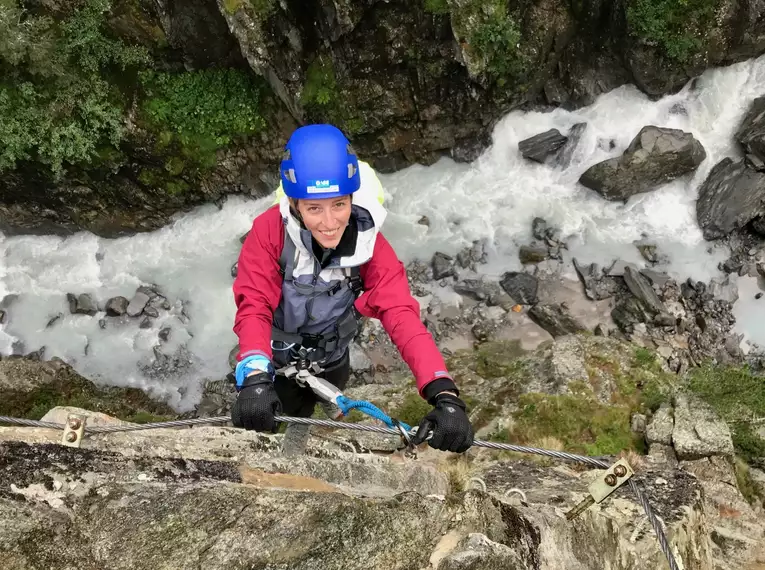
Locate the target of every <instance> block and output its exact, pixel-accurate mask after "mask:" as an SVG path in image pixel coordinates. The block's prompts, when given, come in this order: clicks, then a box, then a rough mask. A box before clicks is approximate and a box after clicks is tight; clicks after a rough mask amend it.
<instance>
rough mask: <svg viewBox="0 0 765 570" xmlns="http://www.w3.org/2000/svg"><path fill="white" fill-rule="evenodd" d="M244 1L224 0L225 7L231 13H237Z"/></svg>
mask: <svg viewBox="0 0 765 570" xmlns="http://www.w3.org/2000/svg"><path fill="white" fill-rule="evenodd" d="M244 2H245V0H223V9H224V10H225V11H226V12H228V13H229V14H236V11H237V10H239V8H241V7H242V4H244Z"/></svg>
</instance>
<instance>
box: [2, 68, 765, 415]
mask: <svg viewBox="0 0 765 570" xmlns="http://www.w3.org/2000/svg"><path fill="white" fill-rule="evenodd" d="M763 91H765V58H760V59H758V60H752V61H748V62H744V63H740V64H737V65H734V66H731V67H728V68H722V69H716V70H712V71H708V72H706V73H705V74H704V75H703V76H701V77H700V78H699V79H698V80H696V81H695V82H694V83H693V85H689V86H687V87H686V88H685V89H684V90H683V91H681V92H680V93H678V94H675V95H672V96H668V97H665V98H663V99H661V100H659V101H650V100H649V99H648V98H647V97H646V96H644V95H643V94H641V93H640V92H639V91H638V90H637V89H635V88H633V87H629V86H628V87H622V88H619V89H616V90H614V91H612V92H610V93H608V94H605V95H603V96H601V97H600V98H599V99H598V100H597V101H596V102H595V103H594V104H593V105H591V106H589V107H586V108H583V109H579V110H577V111H564V110H560V109H558V110H555V111H552V112H549V113H538V112H513V113H510V114H509V115H507V116H506V117H505V118H504V119H503V120H502V121H500V122H499V123H498V125H497V126H496V128H495V131H494V136H493V144H492V146H491V147H490V148H489V149H487V151H486V152H485V153H484V154H483V155H482V156H481V157H480V158H479V159H478V160H476V161H475V162H474V163H472V164H470V165H466V164H457V163H455V162H453V161H451V160H449V159H442V160H440V161H439V162H438V163H437V164H435V165H433V166H431V167H423V166H412V167H410V168H407V169H405V170H402V171H400V172H397V173H395V174H391V175H382V176H381V180H382V181H383V185H384V186H385V190H386V207H388V209H389V210H390V216H389V217H388V221H387V222H386V227H385V234H386V236H387V237H388V238H389V239H390V240H391V242H392V243H393V245H394V247H395V248H396V250H397V252H398V253H399V256H400V257H401V258H402V259H403V260H404V261H406V262H408V261H411V260H412V259H415V258H419V259H429V258H430V257H431V256H432V254H433V253H435V252H436V251H443V252H445V253H451V254H455V253H457V252H458V251H459V250H460V249H462V248H464V247H466V246H468V245H470V244H471V243H472V242H473V241H474V240H479V239H486V240H487V242H488V245H489V252H488V253H489V263H488V264H487V265H486V266H484V267H482V271H485V272H486V273H488V274H490V275H492V276H499V275H501V274H502V273H503V272H504V271H507V270H517V269H519V268H520V263H519V261H518V248H519V247H520V246H521V245H523V244H524V243H528V242H529V241H530V240H531V221H532V219H533V218H534V217H537V216H539V217H542V218H544V219H545V220H547V221H548V223H549V224H550V225H552V226H555V227H557V228H559V229H560V230H561V232H562V235H563V237H564V238H565V239H566V242H567V245H568V248H569V249H568V252H567V253H566V255H567V259H570V258H572V257H576V258H577V259H578V260H579V261H580V262H582V263H590V262H597V263H600V264H601V265H606V264H609V263H610V262H612V261H613V260H615V259H623V260H625V261H631V262H634V263H636V264H637V265H644V264H645V261H644V260H643V259H642V257H640V254H639V252H638V250H637V248H636V247H635V245H634V243H635V241H637V240H641V239H644V238H645V239H646V243H656V244H657V245H658V246H659V250H660V253H662V254H663V255H664V256H666V259H667V262H666V263H664V264H663V265H662V266H661V267H659V269H663V270H665V271H667V272H668V273H670V274H671V275H672V276H673V277H675V278H677V279H686V278H688V277H692V278H693V279H698V280H704V281H706V280H708V279H710V278H712V277H715V276H720V275H721V273H720V272H719V270H718V269H717V266H718V263H719V262H720V261H722V260H724V259H725V258H726V256H727V253H728V252H727V251H726V250H725V248H723V247H720V246H717V245H715V244H713V243H709V242H705V241H704V239H703V237H702V234H701V231H700V229H699V228H698V225H697V223H696V213H695V201H696V198H697V193H698V187H699V185H700V184H701V182H703V180H704V179H705V178H706V176H707V174H708V172H709V170H710V169H711V168H712V167H713V166H714V165H715V164H716V163H717V162H718V161H720V160H721V159H722V158H724V157H726V156H732V157H739V156H740V150H739V149H738V148H737V146H736V143H735V141H734V139H733V134H734V133H735V130H736V129H737V127H738V125H739V123H740V121H741V119H742V117H743V115H744V114H745V113H746V111H747V109H748V107H749V105H750V103H751V101H752V100H753V99H754V98H755V97H757V96H759V95H760V94H762V92H763ZM577 123H587V128H586V129H585V131H584V133H583V134H582V138H581V140H580V142H579V144H578V146H577V148H576V151H575V152H574V154H573V156H572V160H571V163H570V165H569V166H568V167H567V168H565V169H564V168H560V167H551V166H546V165H539V164H536V163H533V162H530V161H527V160H525V159H523V158H522V157H521V155H520V152H519V151H518V142H519V141H521V140H523V139H525V138H528V137H530V136H533V135H535V134H537V133H540V132H543V131H545V130H548V129H550V128H557V129H559V130H560V131H561V132H562V133H564V134H566V133H567V132H568V131H569V129H570V128H571V127H572V126H573V125H575V124H577ZM645 125H656V126H662V127H671V128H678V129H683V130H685V131H689V132H692V133H693V134H694V136H696V138H697V139H699V140H700V141H701V143H702V144H703V145H704V148H705V149H706V152H707V158H706V160H705V161H704V162H703V163H702V164H701V166H700V167H699V169H698V171H697V172H696V173H695V174H694V175H692V176H688V177H686V178H684V179H681V180H677V181H674V182H672V183H670V184H666V185H664V186H662V187H661V188H659V189H657V190H655V191H652V192H648V193H645V194H641V195H638V196H635V197H633V198H631V199H630V200H629V201H628V202H627V203H626V204H622V203H614V202H608V201H606V200H604V199H603V198H601V197H600V196H599V195H597V194H596V193H595V192H592V191H590V190H588V189H586V188H584V187H582V186H581V185H579V184H578V182H577V181H578V179H579V177H580V176H581V174H582V173H583V172H584V171H585V170H586V169H587V168H588V167H589V166H591V165H592V164H595V163H596V162H599V161H601V160H605V159H607V158H610V157H613V156H618V155H620V154H621V153H622V152H623V151H624V150H625V149H626V147H627V146H628V145H629V143H630V142H631V141H632V139H633V138H634V137H635V135H636V134H637V133H638V132H639V130H640V129H641V128H642V127H643V126H645ZM272 202H273V198H272V197H268V198H264V199H261V200H246V199H244V198H241V197H236V196H233V197H230V198H229V199H228V200H227V201H226V202H225V203H224V205H223V206H222V208H220V209H219V208H217V207H215V206H212V205H208V206H205V207H202V208H199V209H197V210H195V211H194V212H192V213H190V214H188V215H184V216H182V217H179V218H178V219H177V220H176V221H175V222H174V223H173V224H171V225H169V226H167V227H165V228H163V229H161V230H158V231H155V232H152V233H149V234H139V235H136V236H133V237H128V238H120V239H113V240H109V239H102V238H98V237H96V236H93V235H92V234H89V233H86V232H82V233H78V234H76V235H74V236H71V237H67V238H61V237H54V236H18V237H4V236H2V234H0V259H2V260H3V263H2V264H0V299H2V298H3V297H5V296H6V295H14V296H17V297H16V298H15V300H13V301H12V302H10V306H9V308H8V309H7V310H8V320H7V322H6V324H5V325H0V354H10V353H11V351H12V349H13V344H14V342H17V343H18V342H19V341H20V342H22V343H23V346H24V351H25V352H29V351H32V350H37V349H38V348H40V347H41V346H45V347H46V352H45V357H46V358H50V357H53V356H59V357H60V358H63V359H64V360H66V361H68V362H70V363H71V364H72V365H73V366H74V367H75V368H76V369H77V370H78V371H80V372H81V373H83V374H84V375H86V376H88V377H90V378H93V379H94V380H96V381H99V382H103V383H107V384H114V385H130V386H137V387H141V388H143V389H146V390H149V391H150V392H152V393H153V394H155V395H156V396H158V397H163V398H166V399H167V401H168V402H169V403H171V404H172V405H174V406H175V407H176V408H178V409H179V410H187V409H190V408H191V407H192V406H193V404H194V403H196V402H197V401H198V400H199V396H200V390H201V385H202V382H203V381H204V379H206V378H220V377H222V376H223V375H225V374H226V373H227V372H228V363H227V356H228V353H229V351H230V350H231V348H232V347H233V346H234V345H235V344H236V336H235V335H234V333H233V332H232V325H233V319H234V313H235V307H234V303H233V297H232V293H231V284H232V278H231V276H230V268H231V265H232V264H233V263H234V262H235V261H236V258H237V255H238V252H239V248H240V243H239V237H240V236H241V234H243V233H244V232H245V231H247V230H248V229H249V228H250V225H251V222H252V219H253V218H254V217H255V216H256V215H257V214H259V213H260V212H262V211H263V210H265V209H266V208H267V207H268V206H269V205H270V204H271V203H272ZM423 215H426V216H427V217H428V218H429V220H430V226H429V227H425V226H423V225H419V224H417V221H418V220H419V219H420V217H421V216H423ZM567 267H569V273H568V276H569V277H572V278H573V267H571V264H568V265H567ZM146 284H154V285H156V286H157V287H158V288H159V289H160V291H161V292H162V293H163V295H165V296H166V297H167V298H168V300H169V302H170V303H171V305H172V307H171V309H170V310H169V311H167V312H162V313H161V316H160V318H158V319H155V320H154V322H153V323H152V325H151V327H150V328H146V329H141V328H139V323H140V319H128V318H106V319H105V320H106V328H105V329H101V328H100V327H99V319H100V318H103V317H104V314H103V313H99V314H98V315H96V316H95V317H89V316H86V315H70V314H69V310H68V304H67V300H66V293H77V294H79V293H91V294H92V295H93V296H94V298H95V299H96V300H97V301H98V302H99V304H100V306H103V303H105V302H106V300H108V299H109V298H110V297H113V296H116V295H122V296H125V297H127V298H131V297H132V295H133V294H134V292H135V290H136V288H137V287H138V286H140V285H146ZM756 291H757V284H756V282H755V281H746V280H744V281H743V282H742V286H741V299H740V300H739V301H738V303H737V304H736V307H735V310H736V315H737V317H738V319H739V322H738V327H739V330H740V331H741V332H743V333H745V334H746V336H747V337H748V338H749V339H750V340H752V341H755V342H757V343H759V344H764V345H765V302H759V301H756V300H754V294H755V293H756ZM59 313H61V314H62V316H61V317H60V318H59V319H58V320H56V321H55V322H54V323H53V324H52V325H51V326H50V327H47V326H46V325H47V324H48V322H49V321H50V320H51V319H52V318H53V317H55V316H56V315H58V314H59ZM186 317H188V318H186ZM165 327H170V329H171V333H170V336H169V338H168V340H167V341H166V342H160V340H159V338H158V335H159V331H160V330H161V329H163V328H165ZM181 347H185V349H186V351H187V352H185V353H181V355H182V357H183V358H182V360H184V361H183V362H182V363H181V366H180V367H179V368H178V370H177V371H176V372H174V373H167V371H164V372H163V373H159V374H158V373H156V372H154V373H151V372H149V371H147V366H149V365H150V363H151V362H152V360H153V359H154V358H155V351H158V352H161V353H162V354H176V355H177V354H178V351H179V349H180V348H181Z"/></svg>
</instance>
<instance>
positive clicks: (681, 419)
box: [672, 394, 733, 460]
mask: <svg viewBox="0 0 765 570" xmlns="http://www.w3.org/2000/svg"><path fill="white" fill-rule="evenodd" d="M672 445H673V447H674V448H675V452H676V453H677V456H678V458H679V459H689V460H690V459H699V458H702V457H711V456H714V455H723V456H732V455H733V440H732V439H731V434H730V429H729V428H728V425H727V424H726V423H725V422H724V421H723V420H721V419H720V417H719V416H718V415H717V414H716V413H715V412H714V411H713V410H712V408H710V407H709V406H708V405H707V404H706V403H704V402H702V401H701V400H699V399H698V398H696V397H695V396H690V395H685V394H679V395H678V396H676V398H675V427H674V429H673V431H672Z"/></svg>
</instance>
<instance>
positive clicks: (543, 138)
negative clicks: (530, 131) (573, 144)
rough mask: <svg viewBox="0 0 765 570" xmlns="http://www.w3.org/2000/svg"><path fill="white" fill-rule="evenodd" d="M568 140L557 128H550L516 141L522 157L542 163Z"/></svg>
mask: <svg viewBox="0 0 765 570" xmlns="http://www.w3.org/2000/svg"><path fill="white" fill-rule="evenodd" d="M566 141H568V137H565V136H563V135H562V134H560V131H559V130H558V129H550V130H549V131H545V132H544V133H539V134H538V135H534V136H533V137H531V138H528V139H526V140H522V141H521V142H519V143H518V149H519V150H520V151H521V154H522V155H523V158H527V159H529V160H533V161H534V162H541V163H544V162H545V161H546V160H547V159H548V158H550V157H552V156H554V155H555V154H556V153H557V152H558V151H559V150H560V149H561V148H562V147H563V145H565V144H566Z"/></svg>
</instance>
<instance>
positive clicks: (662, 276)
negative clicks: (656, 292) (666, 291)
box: [640, 269, 670, 288]
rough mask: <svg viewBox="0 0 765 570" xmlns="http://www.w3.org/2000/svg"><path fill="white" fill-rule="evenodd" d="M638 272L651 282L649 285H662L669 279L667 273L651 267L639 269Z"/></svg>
mask: <svg viewBox="0 0 765 570" xmlns="http://www.w3.org/2000/svg"><path fill="white" fill-rule="evenodd" d="M640 273H641V274H642V275H643V276H644V277H646V278H647V279H648V281H650V282H651V285H655V286H657V287H659V288H662V287H664V285H666V284H667V281H669V279H670V277H669V275H667V274H666V273H662V272H660V271H654V270H653V269H641V270H640Z"/></svg>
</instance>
